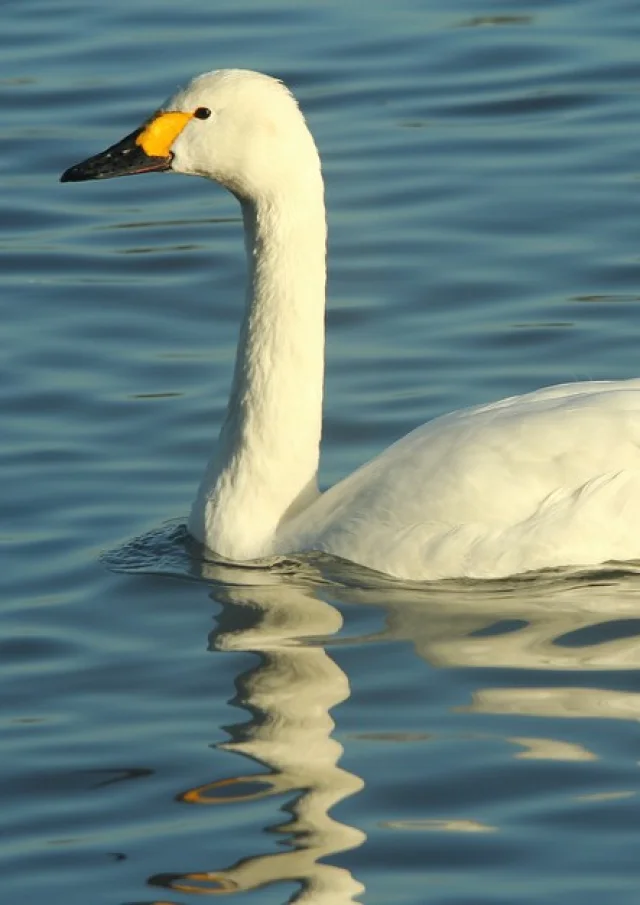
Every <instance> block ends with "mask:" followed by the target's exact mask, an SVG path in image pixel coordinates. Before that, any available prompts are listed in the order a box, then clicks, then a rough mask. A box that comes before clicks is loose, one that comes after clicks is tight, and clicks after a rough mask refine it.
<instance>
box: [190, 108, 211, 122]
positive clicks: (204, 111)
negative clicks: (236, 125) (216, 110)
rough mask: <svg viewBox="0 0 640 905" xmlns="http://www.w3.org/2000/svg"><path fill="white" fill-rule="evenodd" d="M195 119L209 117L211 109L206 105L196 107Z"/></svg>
mask: <svg viewBox="0 0 640 905" xmlns="http://www.w3.org/2000/svg"><path fill="white" fill-rule="evenodd" d="M193 115H194V116H195V118H196V119H209V117H210V116H211V110H209V108H208V107H198V108H197V109H196V110H195V111H194V114H193Z"/></svg>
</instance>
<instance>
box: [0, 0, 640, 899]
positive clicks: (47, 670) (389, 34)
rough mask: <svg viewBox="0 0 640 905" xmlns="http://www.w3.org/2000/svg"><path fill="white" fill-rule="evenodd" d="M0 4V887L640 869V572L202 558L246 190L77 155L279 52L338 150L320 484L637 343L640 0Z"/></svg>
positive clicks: (185, 892) (542, 882)
mask: <svg viewBox="0 0 640 905" xmlns="http://www.w3.org/2000/svg"><path fill="white" fill-rule="evenodd" d="M0 15H1V20H2V28H1V29H0V47H1V51H2V52H1V53H0V92H1V103H2V108H3V115H2V118H1V121H0V135H1V137H2V143H3V154H2V159H1V162H0V168H1V177H2V182H3V186H2V201H1V202H0V205H1V209H0V260H1V267H2V270H1V272H2V294H1V296H0V305H1V307H2V312H1V322H2V329H1V332H0V335H1V337H2V350H3V352H2V356H1V357H0V404H1V408H2V443H0V458H1V472H0V473H1V475H2V491H1V493H2V496H1V499H2V514H3V518H2V529H1V531H2V543H3V557H2V569H1V571H0V587H1V588H2V591H3V593H2V601H1V611H0V620H1V628H0V675H1V677H2V681H1V683H0V696H1V699H2V706H1V709H0V718H1V719H2V722H3V730H4V731H3V733H2V740H1V741H0V752H1V763H2V768H3V769H2V774H1V777H2V783H3V789H2V803H3V807H2V816H1V817H0V825H1V827H2V836H1V839H2V845H1V846H0V887H1V890H2V891H1V892H0V899H2V901H6V902H16V903H17V902H19V903H21V905H32V903H33V905H35V903H44V902H46V903H48V905H88V903H91V905H151V903H155V905H160V903H162V905H166V903H173V905H186V903H189V902H195V901H199V899H198V897H199V896H203V895H207V894H217V895H226V894H229V895H230V894H235V895H236V899H235V901H237V902H239V903H240V902H245V901H246V902H247V903H248V902H252V903H257V905H258V903H259V905H268V903H269V905H270V903H284V902H290V901H298V902H308V903H313V905H325V903H331V905H342V903H348V902H352V901H361V902H366V903H370V905H373V903H390V902H393V903H416V905H418V903H421V905H422V903H429V905H436V903H437V905H444V903H447V905H462V903H464V905H501V903H502V905H514V903H518V905H542V903H544V905H557V903H560V902H562V903H567V905H574V903H575V905H602V903H614V902H615V903H616V905H631V903H637V901H638V887H639V884H640V868H639V867H638V863H639V862H638V850H639V844H640V806H639V804H640V803H639V797H638V795H639V787H640V783H639V778H640V772H639V767H638V763H639V760H640V758H639V750H640V747H639V746H640V738H639V734H638V719H639V717H640V681H639V676H640V673H639V671H638V669H639V667H640V638H639V636H640V581H639V580H638V579H637V578H634V577H632V576H625V575H623V574H622V573H620V572H616V571H613V570H612V571H608V572H603V573H601V574H599V575H597V576H595V577H594V576H593V575H592V576H588V575H574V576H572V577H565V578H561V577H557V576H556V577H554V576H538V577H531V578H527V579H520V580H518V581H511V582H501V583H497V584H495V583H494V584H491V583H489V584H473V583H466V584H456V583H448V584H444V585H432V586H430V587H429V586H423V587H418V586H414V587H411V586H401V585H399V584H397V583H395V584H394V583H393V582H385V581H382V580H379V581H374V580H373V579H372V576H371V575H365V574H364V573H363V572H361V571H359V570H357V569H355V568H351V567H349V566H347V565H343V566H341V565H340V564H339V563H335V562H329V561H325V560H323V559H322V558H314V557H310V558H309V559H308V561H306V562H305V563H304V564H300V563H298V564H296V563H295V562H291V563H285V564H283V565H282V567H281V568H279V569H278V570H274V571H271V572H265V571H260V570H251V569H246V570H245V569H229V568H223V567H222V566H219V565H216V564H214V563H208V562H204V563H203V562H202V558H201V555H200V552H199V551H198V550H197V549H196V548H195V546H194V545H193V544H192V543H191V542H190V541H189V540H188V538H187V537H186V535H185V531H184V528H183V522H184V516H185V514H186V512H187V511H188V508H189V505H190V502H191V499H192V497H193V494H194V491H195V487H196V485H197V483H198V480H199V478H200V475H201V472H202V469H203V466H204V462H205V460H206V458H207V456H208V454H209V452H210V450H211V446H212V443H213V438H214V436H215V433H216V430H217V427H218V425H219V423H220V419H221V415H222V412H223V409H224V404H225V400H226V394H227V391H228V386H229V380H230V372H231V367H232V362H233V353H234V344H235V338H236V333H237V327H238V319H239V314H240V301H241V298H242V281H243V274H244V262H243V253H242V242H241V224H240V218H239V213H238V210H237V207H236V204H235V202H234V200H233V199H232V198H230V197H227V196H226V195H225V194H224V193H223V192H222V191H221V190H219V189H217V188H215V187H214V186H208V185H207V184H205V183H204V182H201V181H199V180H195V179H194V180H189V179H180V178H177V177H172V178H170V177H165V176H162V177H161V176H157V175H154V176H149V177H145V178H140V179H125V180H115V181H111V182H108V183H87V184H84V185H81V186H76V185H60V184H59V183H58V182H57V178H58V175H59V173H60V172H61V171H62V170H63V169H65V168H66V167H67V166H69V165H70V164H72V163H75V162H76V161H78V160H80V159H82V158H84V157H86V156H88V155H89V154H92V153H95V152H96V151H98V150H100V149H102V148H104V147H106V146H107V145H109V144H112V143H113V142H114V141H116V140H118V139H119V138H120V137H122V136H123V135H124V134H126V133H127V132H129V131H131V129H133V128H134V127H135V126H137V125H138V124H139V123H140V122H141V121H142V120H143V119H144V118H146V116H147V115H148V114H149V113H150V112H151V111H152V110H154V109H155V108H156V107H157V105H158V104H159V103H160V102H161V101H162V99H163V98H164V97H166V96H167V95H168V94H170V93H171V92H172V91H173V90H174V89H175V87H176V85H178V84H180V83H183V82H184V81H185V80H187V79H188V78H189V77H190V76H191V75H193V74H195V73H197V72H199V71H204V70H207V69H211V68H219V67H222V66H240V67H244V68H253V69H261V70H264V71H267V72H270V73H272V74H275V75H278V76H280V77H282V78H284V79H285V80H286V81H287V82H288V83H289V84H290V86H291V87H292V88H293V90H294V91H295V92H296V94H297V95H298V96H299V98H300V101H301V104H302V106H303V109H304V110H305V113H306V114H307V117H308V121H309V123H310V125H311V128H312V130H313V132H314V134H315V136H316V138H317V142H318V145H319V147H320V150H321V153H322V157H323V160H324V169H325V176H326V182H327V198H328V205H329V228H330V248H329V251H330V304H329V312H328V328H329V345H328V373H327V385H326V420H325V435H324V446H323V460H322V474H321V477H322V482H323V484H325V485H326V484H329V483H331V482H332V481H334V480H335V479H336V478H338V477H340V476H342V475H344V474H345V473H347V472H348V471H350V470H351V469H352V468H353V467H355V466H356V465H358V464H359V463H361V462H362V461H363V460H365V459H366V458H367V457H368V456H369V455H371V454H373V453H374V452H376V451H378V450H380V449H381V448H383V447H384V446H386V445H388V444H389V443H390V442H392V441H393V440H394V439H396V438H397V437H398V436H400V435H401V434H402V433H404V432H405V431H407V430H409V429H410V428H411V427H413V426H414V425H415V424H416V423H419V422H421V421H424V420H426V419H427V418H430V417H433V416H435V415H437V414H439V413H441V412H444V411H448V410H450V409H453V408H456V407H460V406H465V405H469V404H472V403H476V402H482V401H489V400H492V399H495V398H499V397H500V396H503V395H508V394H512V393H517V392H523V391H527V390H529V389H533V388H535V387H537V386H539V385H543V384H546V383H553V382H561V381H571V380H575V379H589V378H600V377H624V376H631V375H636V374H638V373H640V362H639V361H638V352H637V349H638V323H639V310H638V307H639V299H640V295H639V293H640V232H639V230H638V223H639V222H640V184H639V182H638V177H639V174H640V125H639V124H640V62H639V57H638V46H639V40H640V7H639V6H638V4H637V3H634V2H630V0H610V2H607V3H602V2H597V0H591V2H589V0H571V2H568V0H555V2H554V0H549V2H544V0H543V2H533V0H529V2H524V0H511V2H509V3H506V2H501V0H495V2H491V3H489V2H487V3H483V2H480V0H464V2H461V0H433V2H430V3H424V2H418V0H413V2H409V0H399V2H395V3H384V2H370V3H369V4H366V5H365V4H363V3H361V2H355V0H342V2H340V3H337V2H323V3H316V2H309V3H297V2H294V0H283V2H282V3H280V4H278V5H272V4H271V3H269V2H258V0H253V2H252V0H234V2H231V0H218V2H214V3H209V2H205V0H184V2H183V3H180V4H175V3H169V2H166V0H153V2H151V0H128V2H124V0H112V2H110V3H100V4H87V3H85V2H81V0H66V2H65V0H46V2H45V0H22V2H18V0H9V2H7V3H5V4H4V6H3V7H2V12H1V14H0Z"/></svg>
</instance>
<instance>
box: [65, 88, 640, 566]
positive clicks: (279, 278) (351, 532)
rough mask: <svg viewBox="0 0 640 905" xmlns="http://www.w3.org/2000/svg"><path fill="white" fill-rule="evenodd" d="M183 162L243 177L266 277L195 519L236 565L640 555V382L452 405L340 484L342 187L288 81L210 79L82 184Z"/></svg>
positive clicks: (492, 562)
mask: <svg viewBox="0 0 640 905" xmlns="http://www.w3.org/2000/svg"><path fill="white" fill-rule="evenodd" d="M150 170H172V171H174V172H179V173H186V174H190V175H198V176H204V177H206V178H209V179H212V180H214V181H216V182H218V183H219V184H221V185H223V186H224V187H226V188H227V189H229V190H230V191H231V192H233V194H234V195H235V196H236V197H237V198H238V200H239V202H240V205H241V208H242V214H243V220H244V231H245V245H246V251H247V265H248V280H247V291H246V298H245V302H244V315H243V319H242V326H241V328H240V337H239V342H238V352H237V358H236V364H235V370H234V375H233V382H232V387H231V393H230V398H229V404H228V408H227V413H226V416H225V420H224V423H223V425H222V427H221V430H220V435H219V437H218V439H217V443H216V444H215V446H214V450H213V455H212V458H211V461H210V463H209V465H208V467H207V469H206V472H205V475H204V478H203V480H202V483H201V486H200V489H199V491H198V494H197V497H196V501H195V503H194V505H193V508H192V512H191V516H190V519H189V530H190V532H191V533H192V534H193V535H194V536H195V537H196V538H197V539H198V540H200V541H202V542H203V543H205V544H206V545H207V547H209V548H210V549H211V550H213V551H214V552H215V553H217V554H219V555H220V556H223V557H226V558H227V559H230V560H235V561H247V560H256V559H261V558H263V557H269V556H272V555H274V554H285V553H294V552H301V551H304V550H323V551H326V552H328V553H331V554H334V555H336V556H341V557H343V558H345V559H348V560H352V561H354V562H357V563H360V564H362V565H364V566H368V567H370V568H373V569H377V570H379V571H382V572H385V573H387V574H389V575H393V576H396V577H398V578H405V579H415V580H420V579H438V578H453V577H462V576H468V577H476V578H497V577H503V576H506V575H513V574H517V573H521V572H526V571H530V570H534V569H541V568H548V567H556V566H571V565H582V566H585V565H597V564H599V563H602V562H606V561H609V560H632V559H640V532H638V526H639V523H640V517H639V516H640V379H638V380H629V381H613V382H599V383H576V384H569V385H566V386H557V387H551V388H548V389H544V390H539V391H537V392H535V393H530V394H528V395H525V396H519V397H513V398H510V399H505V400H502V401H501V402H497V403H493V404H491V405H486V406H479V407H476V408H473V409H466V410H463V411H460V412H454V413H452V414H450V415H445V416H442V417H440V418H437V419H435V420H434V421H432V422H430V423H428V424H426V425H424V426H423V427H421V428H418V429H417V430H416V431H413V432H412V433H411V434H409V435H408V436H407V437H405V438H404V439H403V440H400V441H398V442H397V443H395V444H394V445H393V446H391V447H389V449H387V450H386V451H385V452H383V453H382V454H381V455H379V456H378V457H377V458H376V459H374V460H372V461H371V462H369V463H368V464H366V465H364V466H363V467H362V468H360V469H358V470H357V471H355V472H354V473H353V474H352V475H350V476H349V477H347V478H345V479H344V480H343V481H341V482H339V483H338V484H336V485H335V486H334V487H332V488H330V489H329V490H328V491H326V492H324V493H320V492H319V490H318V485H317V472H318V462H319V451H320V434H321V423H322V389H323V372H324V311H325V248H326V225H325V209H324V188H323V181H322V174H321V168H320V161H319V157H318V153H317V150H316V147H315V144H314V141H313V138H312V137H311V134H310V132H309V130H308V129H307V126H306V123H305V121H304V118H303V116H302V114H301V113H300V111H299V109H298V106H297V104H296V102H295V100H294V99H293V97H292V96H291V94H290V93H289V92H288V91H287V89H286V88H285V87H284V86H283V85H282V84H281V83H280V82H278V81H276V80H275V79H272V78H269V77H268V76H265V75H261V74H260V73H254V72H247V71H243V70H221V71H219V72H212V73H206V74H205V75H202V76H199V77H198V78H196V79H194V80H193V81H192V82H191V83H190V84H189V85H188V86H187V87H186V88H185V89H183V90H181V91H179V92H178V93H177V94H176V95H175V96H174V97H173V98H171V99H170V100H169V101H168V102H167V103H166V104H165V105H163V107H162V109H161V110H160V112H158V113H157V114H155V115H154V116H153V117H152V118H151V119H150V120H149V121H148V122H147V123H145V124H144V125H143V126H142V127H141V128H140V129H138V130H137V131H135V132H133V133H131V134H130V135H129V136H127V137H126V138H125V139H123V141H122V142H120V143H119V144H116V145H114V146H113V147H111V148H109V149H108V150H107V151H105V152H104V153H102V154H98V155H96V156H95V157H92V158H90V159H89V160H87V161H85V162H83V163H81V164H78V165H77V166H74V167H71V168H70V169H69V170H67V171H66V172H65V174H64V175H63V177H62V179H63V181H81V180H85V179H101V178H110V177H113V176H121V175H127V174H134V173H141V172H148V171H150Z"/></svg>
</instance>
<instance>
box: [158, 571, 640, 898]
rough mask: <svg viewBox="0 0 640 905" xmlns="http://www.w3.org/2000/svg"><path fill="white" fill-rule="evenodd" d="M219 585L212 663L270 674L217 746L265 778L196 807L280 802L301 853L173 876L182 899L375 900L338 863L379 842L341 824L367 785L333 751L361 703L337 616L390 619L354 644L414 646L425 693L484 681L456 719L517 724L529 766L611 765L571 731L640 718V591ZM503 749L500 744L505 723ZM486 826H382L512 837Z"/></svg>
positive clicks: (246, 781) (456, 818)
mask: <svg viewBox="0 0 640 905" xmlns="http://www.w3.org/2000/svg"><path fill="white" fill-rule="evenodd" d="M205 577H206V579H207V580H208V581H209V582H210V583H212V584H213V585H214V591H213V594H212V597H213V598H214V599H215V600H216V601H218V602H220V603H222V605H223V608H222V612H221V613H220V616H219V618H218V626H217V628H216V630H215V631H214V632H213V633H212V634H211V636H210V640H209V647H210V650H212V651H243V652H247V651H249V652H254V653H256V654H257V655H258V662H257V664H256V665H255V666H254V667H253V668H251V669H250V670H249V671H248V672H245V673H243V674H242V675H241V676H239V677H238V679H237V680H236V687H237V690H238V696H237V699H236V703H238V704H239V705H240V706H241V707H243V708H244V709H245V710H246V711H247V712H248V713H249V714H250V718H249V719H248V721H246V722H243V723H240V724H238V725H236V726H233V727H230V728H229V729H228V730H227V731H228V732H229V735H230V736H231V737H230V739H229V740H228V741H225V742H223V743H222V744H220V745H219V746H218V747H220V748H222V749H224V750H226V751H229V752H233V753H235V754H238V755H241V756H242V760H243V761H244V763H246V760H245V759H246V758H249V759H250V760H251V761H253V762H254V763H257V764H259V765H260V767H261V768H262V772H259V773H258V774H257V775H256V774H254V773H252V772H250V771H249V772H247V770H246V767H245V768H244V769H241V770H239V771H238V774H237V775H235V776H233V777H225V778H224V779H219V778H218V779H212V781H211V782H210V783H208V784H206V785H202V786H198V787H195V788H192V789H188V790H186V791H185V792H183V794H182V796H181V799H182V801H184V802H186V803H188V804H191V805H195V806H215V805H218V804H225V805H226V806H234V805H235V804H241V803H243V802H249V801H255V800H257V799H259V798H265V797H268V796H280V799H281V801H278V805H279V806H280V805H281V813H284V814H285V815H286V816H285V817H284V818H283V819H282V821H281V822H280V823H279V824H278V825H277V826H276V827H275V828H272V829H271V831H272V832H274V833H277V834H282V836H283V841H284V842H285V844H286V846H287V848H286V849H285V850H282V851H279V852H276V853H266V854H264V853H260V854H254V853H251V852H247V855H246V857H244V858H243V859H242V860H240V861H239V862H237V863H236V864H232V865H228V866H223V865H208V866H207V869H203V871H202V872H194V873H190V874H183V875H180V876H177V875H173V876H172V877H171V879H170V882H167V883H166V884H165V885H168V886H170V888H171V889H173V890H179V891H182V892H193V893H200V894H218V895H219V894H225V893H232V892H234V893H235V892H241V891H249V890H253V889H257V888H259V887H263V886H265V885H269V884H276V883H283V882H284V883H287V884H292V885H295V887H296V888H295V890H294V891H293V892H292V893H291V897H290V898H289V899H288V900H287V901H289V902H293V901H295V902H304V903H313V905H324V903H327V905H329V903H331V905H343V903H351V902H354V901H355V900H356V898H357V897H358V896H360V895H361V893H362V892H363V886H362V884H361V883H360V882H359V880H358V879H357V878H355V877H354V876H353V875H352V874H351V873H350V872H349V870H347V869H346V868H344V867H338V866H336V865H334V864H331V863H328V862H330V861H331V859H332V856H333V855H335V854H336V853H338V852H343V851H347V850H349V849H354V848H356V847H358V846H360V845H362V844H363V843H365V842H366V836H365V834H364V833H363V832H362V831H361V830H360V829H358V828H357V827H354V826H351V825H349V824H348V823H347V822H344V821H341V820H338V819H336V817H335V816H333V815H332V809H333V808H334V806H335V805H336V804H338V803H339V802H341V801H344V800H345V799H347V798H349V797H350V796H352V795H354V794H356V793H358V792H360V791H361V790H362V789H363V787H364V783H363V781H362V780H361V779H360V778H359V777H358V776H357V775H355V774H354V773H352V772H348V771H346V770H344V769H343V768H342V767H340V765H339V761H340V758H341V756H342V754H343V748H342V746H341V745H340V744H339V743H338V741H337V740H336V739H335V738H333V737H332V733H333V730H334V722H333V719H332V716H331V711H332V709H333V708H335V707H336V705H338V704H340V703H341V702H343V701H345V700H346V699H347V698H348V697H349V694H350V688H349V681H348V677H347V675H345V672H344V671H343V670H342V669H341V668H340V667H339V666H338V665H337V664H336V663H335V662H334V660H333V659H332V658H331V657H330V656H329V654H328V653H327V651H326V650H325V646H329V647H330V646H331V645H335V644H336V643H340V642H339V640H337V639H336V637H335V636H336V635H337V634H338V633H340V632H341V630H342V628H343V617H342V614H341V612H340V610H339V609H338V607H337V606H334V605H332V604H333V603H335V604H338V605H339V606H340V607H341V608H342V611H343V612H344V613H345V614H347V616H348V614H349V613H350V612H356V609H354V608H357V607H358V606H359V605H366V606H368V607H376V608H379V610H380V620H379V621H378V625H377V626H376V628H377V630H376V631H373V632H369V633H367V634H363V635H361V636H356V637H354V636H353V633H352V632H349V644H350V645H353V646H358V645H367V644H371V643H375V644H380V642H381V641H384V642H387V641H389V642H391V641H394V642H397V641H406V642H409V643H410V644H411V645H412V647H413V650H414V651H415V653H416V654H417V655H418V657H419V658H420V659H421V660H422V661H423V663H424V664H425V667H426V669H427V672H426V674H425V688H426V687H427V683H428V682H429V670H434V669H435V670H443V669H460V668H473V669H474V670H476V673H474V685H473V688H472V689H470V691H469V694H468V698H467V700H466V701H463V702H462V703H459V704H456V705H455V706H452V707H451V708H450V712H452V713H454V714H456V713H458V714H470V713H471V714H494V715H502V716H504V717H507V718H509V719H508V721H507V722H505V732H504V734H503V735H502V736H501V737H502V740H503V742H504V745H505V747H506V750H508V752H509V756H511V757H512V758H513V759H515V760H522V761H526V760H548V761H554V760H555V761H576V762H577V761H593V760H597V759H598V755H597V754H596V753H595V752H593V751H591V750H589V749H588V747H587V746H586V745H583V744H581V743H580V742H579V741H576V740H575V738H563V737H562V734H563V732H566V726H567V724H566V722H565V721H566V720H567V719H572V718H577V717H579V718H582V719H584V718H592V719H601V718H606V719H618V720H620V719H622V720H637V719H639V718H640V694H637V693H635V692H634V691H632V690H628V691H625V690H622V689H621V688H620V683H616V685H617V687H615V688H609V687H607V684H608V683H607V681H606V679H607V674H610V673H611V671H622V670H628V669H630V668H633V669H635V668H637V666H638V664H639V663H640V643H638V634H640V585H639V583H638V579H637V577H633V576H622V575H615V574H611V575H610V576H608V577H607V576H604V575H603V576H601V577H600V579H598V580H595V579H594V578H593V577H587V576H580V575H575V576H574V577H564V578H561V577H558V576H541V577H540V578H539V579H536V580H533V579H532V580H530V581H529V580H524V581H517V582H511V583H500V584H498V583H491V584H488V583H487V584H474V585H462V584H457V585H456V584H441V585H440V586H439V587H436V586H432V587H424V586H423V587H418V586H402V585H400V584H398V583H392V582H387V581H384V580H381V581H380V582H376V581H370V583H369V586H368V587H364V586H363V584H360V585H358V584H357V583H356V582H351V581H349V582H346V581H345V582H343V583H342V584H341V585H340V584H338V583H337V582H335V580H333V576H329V577H327V575H326V574H324V573H323V570H322V569H321V568H319V567H318V568H316V567H313V568H312V567H311V566H310V565H309V563H306V564H304V565H302V566H301V567H300V568H299V569H298V568H294V567H291V569H290V570H287V569H284V570H282V571H277V570H275V571H259V570H255V571H251V570H229V569H225V568H223V567H216V566H214V565H211V564H210V565H208V566H207V572H206V575H205ZM232 582H233V583H232ZM243 582H244V583H243ZM323 597H327V598H329V599H330V600H331V601H332V603H330V602H328V600H325V599H323ZM372 668H375V664H374V663H373V662H372ZM500 670H502V672H499V671H500ZM514 670H517V671H518V672H517V673H514ZM569 671H572V675H569V674H568V672H569ZM605 671H606V672H605ZM600 674H602V679H603V680H602V681H600V678H599V676H600ZM514 716H515V717H518V716H522V717H527V718H530V717H546V718H549V717H551V718H557V719H558V720H559V722H558V724H557V725H558V732H557V736H558V737H552V736H555V733H553V732H552V733H550V732H549V724H548V723H547V724H545V732H544V734H541V735H540V736H537V735H536V734H535V732H532V724H531V721H530V719H529V720H528V722H527V724H526V725H527V728H526V730H525V731H522V732H520V733H518V732H517V730H515V729H514V721H513V717H514ZM507 727H508V728H507ZM380 728H381V732H382V733H384V729H385V727H384V726H381V727H380ZM405 730H406V731H404V732H402V733H400V736H402V739H401V740H404V741H406V739H409V738H410V737H415V738H418V739H420V738H426V737H428V736H429V734H430V732H431V731H432V729H431V727H430V726H425V725H419V726H406V727H405ZM490 735H491V737H492V738H496V731H495V723H494V724H492V731H491V733H490ZM405 737H406V738H405ZM598 794H600V795H601V796H605V797H608V798H620V797H624V796H627V795H630V794H634V793H631V792H629V791H627V790H624V789H612V790H609V791H607V790H603V791H602V792H599V793H598ZM282 799H284V804H282ZM479 816H480V815H478V814H468V815H465V814H463V815H460V814H454V813H451V814H447V813H446V812H445V813H442V814H437V815H435V816H426V817H425V818H424V819H417V820H411V819H409V820H406V819H401V818H399V819H397V820H384V821H379V822H378V824H377V825H378V827H379V828H381V829H383V830H388V831H407V830H408V831H414V832H435V833H441V832H450V833H464V834H470V833H480V834H482V835H485V834H491V833H496V832H499V830H500V826H499V825H494V824H493V823H491V822H488V823H487V822H484V821H482V820H481V819H479ZM276 822H277V821H276ZM358 901H359V899H358Z"/></svg>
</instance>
